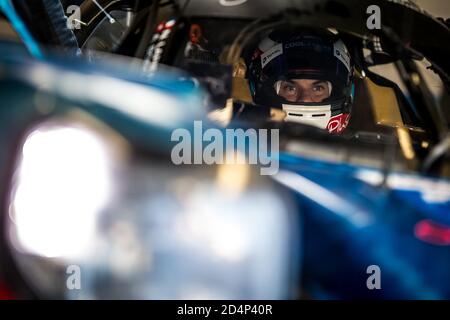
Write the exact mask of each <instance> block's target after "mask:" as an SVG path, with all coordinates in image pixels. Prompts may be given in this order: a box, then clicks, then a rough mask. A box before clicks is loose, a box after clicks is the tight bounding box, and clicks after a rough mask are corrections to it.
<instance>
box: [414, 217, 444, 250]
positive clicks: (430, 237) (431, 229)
mask: <svg viewBox="0 0 450 320" xmlns="http://www.w3.org/2000/svg"><path fill="white" fill-rule="evenodd" d="M414 235H415V236H416V238H417V239H419V240H422V241H424V242H427V243H431V244H434V245H440V246H448V245H450V227H447V226H443V225H441V224H438V223H436V222H433V221H431V220H421V221H419V222H418V223H417V224H416V225H415V227H414Z"/></svg>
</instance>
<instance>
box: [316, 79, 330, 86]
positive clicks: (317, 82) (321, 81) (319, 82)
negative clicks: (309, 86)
mask: <svg viewBox="0 0 450 320" xmlns="http://www.w3.org/2000/svg"><path fill="white" fill-rule="evenodd" d="M322 83H327V82H326V81H324V80H317V81H314V82H313V86H315V85H318V84H322Z"/></svg>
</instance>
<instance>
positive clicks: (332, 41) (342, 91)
mask: <svg viewBox="0 0 450 320" xmlns="http://www.w3.org/2000/svg"><path fill="white" fill-rule="evenodd" d="M248 65H249V67H248V70H247V78H248V81H249V87H250V92H251V94H252V97H253V101H254V103H256V104H259V105H264V106H268V107H271V108H279V109H283V111H284V112H285V113H286V117H285V118H284V120H285V121H291V122H300V123H305V124H309V125H313V126H316V127H319V128H321V129H327V130H328V131H329V132H330V133H341V132H342V131H343V130H344V129H345V128H346V127H347V125H348V122H349V119H350V112H351V106H352V100H353V62H352V59H351V57H350V54H349V51H348V49H347V47H346V45H345V44H344V42H343V41H342V40H341V39H340V38H339V36H338V35H337V34H336V33H334V32H332V31H329V30H324V31H322V30H320V31H319V30H312V29H306V28H303V29H292V28H291V29H285V30H282V29H280V30H276V31H272V32H271V33H270V34H269V35H268V36H267V37H266V38H264V39H263V40H262V41H261V42H260V43H259V44H258V46H257V48H256V49H255V50H254V51H253V54H252V56H251V58H250V63H249V64H248Z"/></svg>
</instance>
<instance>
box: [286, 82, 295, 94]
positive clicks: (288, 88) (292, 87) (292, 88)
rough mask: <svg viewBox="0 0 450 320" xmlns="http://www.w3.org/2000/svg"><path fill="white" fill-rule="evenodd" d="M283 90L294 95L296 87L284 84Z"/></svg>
mask: <svg viewBox="0 0 450 320" xmlns="http://www.w3.org/2000/svg"><path fill="white" fill-rule="evenodd" d="M283 90H284V91H287V92H289V93H295V92H297V87H296V86H295V85H293V84H289V83H286V84H284V86H283Z"/></svg>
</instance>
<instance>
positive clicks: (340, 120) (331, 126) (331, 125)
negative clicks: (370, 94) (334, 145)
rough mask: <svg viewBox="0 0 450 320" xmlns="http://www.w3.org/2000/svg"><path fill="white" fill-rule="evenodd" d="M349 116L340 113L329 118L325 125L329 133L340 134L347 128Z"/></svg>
mask: <svg viewBox="0 0 450 320" xmlns="http://www.w3.org/2000/svg"><path fill="white" fill-rule="evenodd" d="M349 119H350V114H348V113H340V114H338V115H335V116H333V117H331V118H330V120H329V121H328V124H327V130H328V132H330V133H341V132H342V131H344V129H345V128H347V125H348V121H349Z"/></svg>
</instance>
